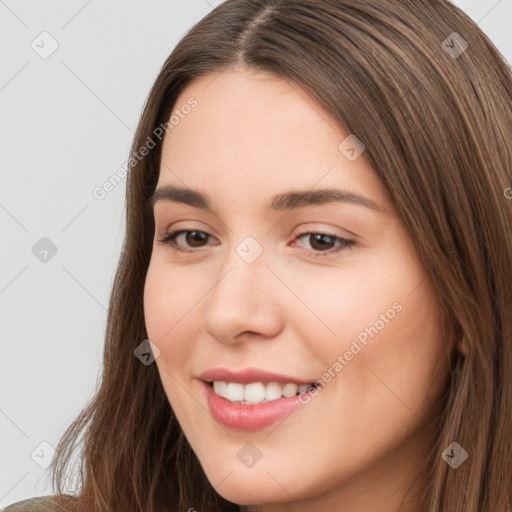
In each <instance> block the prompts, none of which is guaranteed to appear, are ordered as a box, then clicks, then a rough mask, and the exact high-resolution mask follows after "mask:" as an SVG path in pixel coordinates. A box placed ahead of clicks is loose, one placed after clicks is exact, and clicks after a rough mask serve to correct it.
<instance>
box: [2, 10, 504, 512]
mask: <svg viewBox="0 0 512 512" xmlns="http://www.w3.org/2000/svg"><path fill="white" fill-rule="evenodd" d="M511 106H512V85H511V74H510V69H509V68H508V66H507V64H506V62H505V60H504V59H503V57H502V56H501V55H500V54H499V52H498V51H497V50H496V48H495V47H494V46H493V45H492V44H491V42H490V41H489V40H488V39H487V37H486V36H485V35H484V34H483V33H482V32H481V31H480V30H479V28H478V27H477V26H476V25H475V24H474V23H473V22H472V21H471V20H470V19H469V18H468V17H467V16H465V15H464V14H463V13H462V12H461V11H460V10H458V9H457V8H456V7H454V6H453V5H451V4H450V3H448V2H445V1H440V0H438V1H428V2H427V1H421V2H420V1H415V2H405V1H399V2H397V1H387V0H369V1H365V2H359V1H356V0H337V1H336V2H332V1H331V2H327V1H314V2H313V1H310V0H274V1H271V0H261V1H260V0H258V1H254V0H228V1H227V2H225V3H223V4H221V5H220V6H219V7H217V8H216V9H215V10H213V11H212V12H211V13H210V14H209V15H208V16H206V17H205V18H204V19H203V20H201V21H200V22H199V23H198V24H197V25H196V26H195V27H193V29H192V30H191V31H190V32H189V33H188V34H187V35H186V36H185V37H184V38H183V39H182V41H181V42H180V43H179V44H178V46H177V47H176V48H175V50H174V51H173V52H172V54H171V55H170V57H169V58H168V60H167V61H166V62H165V64H164V66H163V68H162V70H161V72H160V74H159V76H158V77H157V79H156V82H155V84H154V86H153V88H152V90H151V92H150V95H149V98H148V100H147V103H146V105H145V108H144V111H143V114H142V118H141V121H140V123H139V127H138V130H137V133H136V135H135V138H134V141H133V145H132V153H131V155H132V158H131V160H130V170H129V173H128V178H127V179H128V182H127V227H126V230H127V232H126V238H125V244H124V249H123V252H122V256H121V259H120V262H119V267H118V270H117V274H116V278H115V283H114V287H113V291H112V297H111V302H110V309H109V316H108V325H107V333H106V344H105V355H104V368H103V376H102V382H101V387H100V389H99V390H98V392H97V394H96V396H95V397H94V399H93V400H92V401H91V402H90V404H88V406H87V408H86V409H85V410H84V411H83V412H82V413H81V414H80V416H79V417H78V418H77V419H76V421H75V422H74V423H73V424H72V425H71V426H70V428H69V429H68V431H67V432H66V433H65V436H64V437H63V439H62V441H61V443H60V445H59V446H58V449H57V451H58V457H57V458H56V459H55V460H54V461H53V465H52V471H53V473H52V475H53V478H54V483H55V486H56V490H57V495H56V496H54V497H50V498H46V502H43V501H41V500H40V499H35V500H32V502H29V501H26V502H22V503H20V504H18V505H15V506H12V507H8V508H7V509H6V510H7V511H9V512H11V511H14V510H32V509H31V508H30V506H34V507H35V508H34V510H39V508H37V507H42V508H40V509H41V510H80V511H82V510H83V511H89V510H91V511H92V510H111V511H115V512H118V511H122V512H129V511H139V510H144V511H145V512H157V511H162V512H163V511H189V512H191V511H194V510H195V511H205V512H214V511H221V510H248V511H262V512H268V511H285V510H286V511H295V510H297V511H298V510H301V511H302V510H311V511H315V512H322V511H324V510H337V511H342V512H355V511H357V512H360V511H363V510H364V511H369V510H372V511H374V510H375V511H377V510H378V511H380V512H391V511H398V510H400V511H402V512H411V511H415V512H416V511H424V512H427V511H428V512H434V511H435V512H453V511H454V510H464V511H465V512H491V511H493V512H497V511H509V510H510V509H511V507H512V495H511V485H510V482H511V480H512V469H511V462H512V422H511V406H512V399H511V391H512V354H511V349H512V347H511V341H512V316H511V315H510V310H509V308H510V305H511V304H512V241H511V237H510V233H511V231H512V201H511V200H510V197H511V195H512V194H510V193H507V191H509V190H510V187H511V186H512V148H511V144H510V141H511V140H512V109H511ZM80 435H84V449H83V453H82V467H81V470H82V471H81V478H82V481H81V488H80V490H79V492H78V493H77V496H67V495H65V494H64V492H63V489H64V486H65V477H66V474H67V469H68V466H69V464H68V462H69V460H70V457H71V455H72V453H73V452H74V447H75V444H76V443H77V442H78V439H79V437H80ZM16 507H18V508H16ZM45 507H46V508H45Z"/></svg>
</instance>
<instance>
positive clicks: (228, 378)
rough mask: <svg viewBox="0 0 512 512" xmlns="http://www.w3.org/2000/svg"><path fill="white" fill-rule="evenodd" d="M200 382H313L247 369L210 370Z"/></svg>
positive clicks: (311, 381) (203, 375) (202, 376)
mask: <svg viewBox="0 0 512 512" xmlns="http://www.w3.org/2000/svg"><path fill="white" fill-rule="evenodd" d="M199 378H200V379H201V380H204V381H205V382H213V381H214V380H218V381H224V382H239V383H240V384H249V383H250V382H279V383H280V384H287V383H289V382H292V383H295V384H299V385H300V384H312V383H313V382H314V380H303V379H297V378H295V377H290V376H286V375H279V374H277V373H272V372H266V371H263V370H258V369H257V368H247V369H246V370H243V371H241V372H235V371H232V370H227V369H225V368H212V369H211V370H207V371H205V372H203V373H201V375H199Z"/></svg>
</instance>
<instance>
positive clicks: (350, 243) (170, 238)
mask: <svg viewBox="0 0 512 512" xmlns="http://www.w3.org/2000/svg"><path fill="white" fill-rule="evenodd" d="M194 231H195V232H198V233H203V234H205V235H208V233H206V232H205V231H200V230H198V229H178V230H176V231H173V232H171V233H168V234H166V235H165V236H164V237H162V238H160V239H158V242H160V243H161V244H164V245H168V246H169V247H170V248H171V249H172V250H173V251H179V252H182V253H192V252H197V251H196V250H193V249H192V250H189V249H183V248H181V247H179V246H178V245H177V244H176V242H175V240H174V239H175V238H176V237H177V236H178V235H181V234H182V233H191V232H194ZM306 235H310V236H311V235H323V236H327V237H330V238H332V239H333V240H334V241H335V242H336V241H337V242H340V245H339V246H338V248H337V249H330V250H328V251H312V250H311V249H305V250H304V252H305V253H307V254H308V255H309V256H311V255H313V256H314V257H327V256H332V255H333V254H337V253H339V252H341V251H343V250H346V249H353V248H354V247H355V246H356V245H357V244H356V242H355V241H354V240H349V239H347V238H342V237H340V236H336V235H331V234H329V233H322V232H317V231H305V232H303V233H297V235H296V236H295V239H297V238H302V237H304V236H306ZM208 236H211V235H208ZM311 253H312V254H311Z"/></svg>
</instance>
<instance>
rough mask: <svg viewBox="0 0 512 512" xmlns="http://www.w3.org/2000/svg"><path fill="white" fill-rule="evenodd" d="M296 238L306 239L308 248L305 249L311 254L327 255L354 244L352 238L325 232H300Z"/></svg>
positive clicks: (351, 246) (349, 247)
mask: <svg viewBox="0 0 512 512" xmlns="http://www.w3.org/2000/svg"><path fill="white" fill-rule="evenodd" d="M296 238H297V239H301V238H304V239H305V240H308V243H309V246H310V249H307V253H309V254H312V255H313V256H329V255H331V254H334V253H337V252H339V251H342V250H344V249H351V248H353V247H354V246H355V245H356V243H355V241H354V240H348V239H346V238H341V237H339V236H336V235H329V234H327V233H311V232H308V233H301V234H299V235H297V237H296Z"/></svg>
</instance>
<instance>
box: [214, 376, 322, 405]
mask: <svg viewBox="0 0 512 512" xmlns="http://www.w3.org/2000/svg"><path fill="white" fill-rule="evenodd" d="M312 386H313V384H301V385H300V386H299V385H297V384H294V383H292V382H290V383H288V384H279V383H278V382H269V383H268V384H266V385H265V384H264V383H263V382H251V383H250V384H245V385H244V384H240V383H238V382H224V381H214V382H213V391H214V392H215V394H216V395H219V396H221V397H223V398H225V399H226V400H229V401H230V402H241V403H242V404H259V403H264V402H270V401H271V400H277V399H279V398H281V396H284V397H287V398H288V397H291V396H295V395H297V393H305V392H307V390H308V389H309V388H310V387H312Z"/></svg>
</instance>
